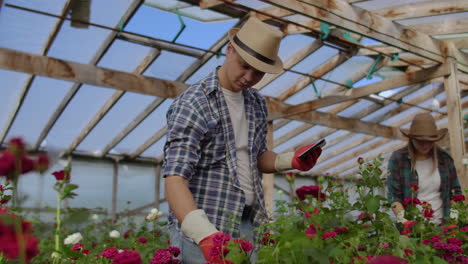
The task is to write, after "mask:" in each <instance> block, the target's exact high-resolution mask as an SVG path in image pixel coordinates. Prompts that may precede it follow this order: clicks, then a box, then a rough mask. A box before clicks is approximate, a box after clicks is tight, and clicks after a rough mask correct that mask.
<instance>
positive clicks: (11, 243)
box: [0, 207, 39, 263]
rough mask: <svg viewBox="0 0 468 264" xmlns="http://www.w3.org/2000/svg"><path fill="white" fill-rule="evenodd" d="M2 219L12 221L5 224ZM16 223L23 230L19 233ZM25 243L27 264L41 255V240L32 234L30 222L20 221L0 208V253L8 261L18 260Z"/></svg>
mask: <svg viewBox="0 0 468 264" xmlns="http://www.w3.org/2000/svg"><path fill="white" fill-rule="evenodd" d="M2 218H10V219H11V220H12V221H8V223H5V222H4V221H2ZM15 222H16V223H17V224H18V223H19V226H20V228H21V232H17V228H15ZM21 242H22V243H23V245H24V250H25V256H26V262H27V263H29V261H31V259H32V258H34V257H35V256H36V255H37V254H39V248H38V242H39V240H38V239H37V238H36V237H34V236H33V234H32V226H31V224H30V223H29V222H27V221H24V220H21V219H19V218H18V217H17V216H16V215H15V214H12V213H8V209H7V208H5V207H0V253H1V254H2V255H3V257H4V258H6V259H7V260H14V259H18V258H19V256H20V243H21Z"/></svg>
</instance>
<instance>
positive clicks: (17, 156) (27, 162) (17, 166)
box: [0, 138, 49, 179]
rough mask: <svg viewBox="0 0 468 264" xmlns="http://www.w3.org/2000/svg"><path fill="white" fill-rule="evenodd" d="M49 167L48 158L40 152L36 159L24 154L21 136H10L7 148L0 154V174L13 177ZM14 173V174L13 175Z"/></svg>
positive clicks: (24, 148) (9, 177)
mask: <svg viewBox="0 0 468 264" xmlns="http://www.w3.org/2000/svg"><path fill="white" fill-rule="evenodd" d="M48 167H49V158H48V157H47V156H46V155H44V154H40V155H39V156H38V158H37V159H36V160H33V159H31V158H30V157H28V156H27V155H26V147H25V144H24V142H23V140H22V139H21V138H12V139H11V140H10V141H9V143H8V148H7V149H6V150H4V151H3V152H2V153H1V154H0V176H5V177H7V178H8V179H13V178H14V177H17V176H18V173H19V174H23V173H28V172H31V171H33V170H37V171H39V172H41V173H42V172H44V171H46V170H47V168H48ZM15 175H16V176H15Z"/></svg>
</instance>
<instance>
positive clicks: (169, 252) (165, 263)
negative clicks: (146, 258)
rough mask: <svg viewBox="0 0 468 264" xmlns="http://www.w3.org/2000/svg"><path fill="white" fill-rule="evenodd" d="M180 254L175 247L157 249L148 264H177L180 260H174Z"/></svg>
mask: <svg viewBox="0 0 468 264" xmlns="http://www.w3.org/2000/svg"><path fill="white" fill-rule="evenodd" d="M179 254H180V249H178V248H176V247H168V248H164V249H158V251H156V253H154V255H153V258H152V259H151V261H150V264H178V263H180V260H178V259H176V257H177V256H179Z"/></svg>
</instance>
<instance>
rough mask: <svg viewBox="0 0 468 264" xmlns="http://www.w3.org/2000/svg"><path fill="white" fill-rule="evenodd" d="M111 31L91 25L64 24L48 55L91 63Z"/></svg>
mask: <svg viewBox="0 0 468 264" xmlns="http://www.w3.org/2000/svg"><path fill="white" fill-rule="evenodd" d="M109 33H110V31H107V30H104V29H100V28H96V27H91V26H90V27H89V28H87V29H81V28H73V27H71V26H70V24H68V23H65V24H63V25H62V28H61V30H60V32H59V33H58V34H57V37H56V39H55V41H54V43H53V44H52V47H51V48H50V51H49V54H48V56H50V57H54V58H58V59H63V60H70V61H73V62H79V63H85V64H87V63H89V62H90V61H91V59H92V57H93V56H94V54H95V53H96V50H97V49H98V48H99V47H100V45H101V44H102V42H103V41H104V39H105V38H106V37H107V35H108V34H109Z"/></svg>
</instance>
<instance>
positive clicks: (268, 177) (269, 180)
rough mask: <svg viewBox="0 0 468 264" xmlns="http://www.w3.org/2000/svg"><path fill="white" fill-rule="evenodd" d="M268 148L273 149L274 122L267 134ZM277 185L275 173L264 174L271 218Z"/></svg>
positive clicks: (271, 123)
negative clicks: (275, 186)
mask: <svg viewBox="0 0 468 264" xmlns="http://www.w3.org/2000/svg"><path fill="white" fill-rule="evenodd" d="M267 144H268V149H269V150H271V149H273V146H274V144H273V122H272V121H270V122H268V135H267ZM274 185H275V175H274V174H273V173H264V174H263V194H264V195H265V197H264V198H265V207H266V210H267V213H268V216H269V217H270V218H271V217H272V216H273V212H274V207H275V205H274V201H273V192H274Z"/></svg>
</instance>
